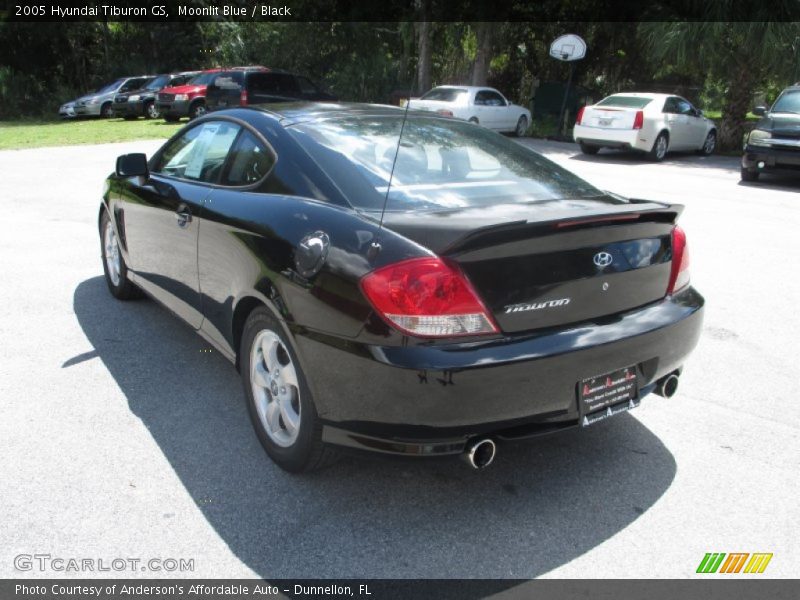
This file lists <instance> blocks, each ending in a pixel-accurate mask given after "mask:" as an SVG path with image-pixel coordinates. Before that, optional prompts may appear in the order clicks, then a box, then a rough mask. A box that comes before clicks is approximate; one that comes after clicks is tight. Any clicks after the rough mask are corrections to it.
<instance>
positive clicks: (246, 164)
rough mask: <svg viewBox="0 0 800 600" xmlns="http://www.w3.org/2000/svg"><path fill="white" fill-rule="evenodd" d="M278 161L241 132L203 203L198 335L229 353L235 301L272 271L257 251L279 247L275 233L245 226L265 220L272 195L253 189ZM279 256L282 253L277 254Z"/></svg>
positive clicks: (255, 138) (254, 136) (255, 136)
mask: <svg viewBox="0 0 800 600" xmlns="http://www.w3.org/2000/svg"><path fill="white" fill-rule="evenodd" d="M275 161H276V157H275V153H274V152H273V150H272V148H271V147H270V146H269V145H268V144H267V143H266V142H265V141H264V140H263V139H262V138H261V136H260V135H258V134H256V133H255V132H254V131H252V130H250V129H249V128H246V127H245V128H243V129H242V132H241V133H240V135H239V137H238V138H237V140H236V142H235V144H234V146H233V148H232V150H231V152H230V154H229V157H228V161H227V163H226V165H225V167H224V169H223V173H222V177H221V179H220V181H219V185H218V186H217V187H215V188H214V190H213V191H212V192H211V194H210V195H209V197H208V198H207V199H206V202H205V205H204V208H203V226H202V229H201V231H200V237H199V240H198V246H197V248H198V250H197V262H198V268H199V277H200V289H201V290H202V305H203V315H204V317H205V320H204V321H203V326H202V332H203V334H204V335H206V336H207V337H208V338H210V339H211V340H212V341H214V342H216V343H217V347H219V348H223V349H228V350H229V351H230V352H231V353H233V352H234V351H235V349H234V348H233V338H232V331H231V327H230V324H231V322H232V319H233V307H234V302H235V301H236V300H238V298H237V294H239V293H241V291H242V290H247V289H253V288H254V286H256V282H257V281H258V280H259V279H260V278H261V277H263V276H264V274H265V273H267V272H269V269H272V268H273V267H274V266H273V265H271V264H266V263H265V262H264V261H263V258H262V257H261V256H262V255H261V253H260V252H259V251H258V250H259V247H261V248H262V249H263V248H264V246H265V245H266V247H269V248H272V249H273V250H274V249H275V248H278V247H280V243H279V241H278V240H276V239H274V233H272V232H263V236H258V235H255V234H253V233H251V232H250V231H248V230H247V227H246V226H243V224H246V223H250V222H254V221H256V222H257V221H258V220H260V219H261V218H262V217H263V216H264V215H269V207H270V196H269V195H267V194H264V193H257V188H259V186H260V184H261V183H262V182H263V181H264V180H265V178H267V177H268V176H269V175H270V171H271V170H272V167H273V165H274V164H275ZM277 254H278V255H283V254H284V252H283V251H277Z"/></svg>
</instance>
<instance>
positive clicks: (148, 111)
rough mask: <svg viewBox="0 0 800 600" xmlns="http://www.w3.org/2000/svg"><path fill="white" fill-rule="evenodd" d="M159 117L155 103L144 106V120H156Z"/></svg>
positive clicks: (159, 113)
mask: <svg viewBox="0 0 800 600" xmlns="http://www.w3.org/2000/svg"><path fill="white" fill-rule="evenodd" d="M160 116H161V112H160V111H159V110H158V107H157V106H156V103H155V102H148V103H147V104H145V106H144V118H145V119H157V118H158V117H160Z"/></svg>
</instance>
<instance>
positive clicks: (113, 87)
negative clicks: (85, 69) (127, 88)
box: [95, 79, 125, 95]
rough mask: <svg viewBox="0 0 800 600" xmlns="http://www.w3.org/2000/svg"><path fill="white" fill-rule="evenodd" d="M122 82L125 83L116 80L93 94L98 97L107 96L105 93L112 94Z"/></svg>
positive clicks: (121, 80)
mask: <svg viewBox="0 0 800 600" xmlns="http://www.w3.org/2000/svg"><path fill="white" fill-rule="evenodd" d="M123 81H125V80H124V79H117V80H116V81H115V82H114V83H109V84H108V85H104V86H103V87H101V88H100V89H99V90H97V91H96V92H95V94H98V95H99V94H107V93H109V92H113V91H114V90H116V89H117V88H118V87H119V86H120V85H122V82H123Z"/></svg>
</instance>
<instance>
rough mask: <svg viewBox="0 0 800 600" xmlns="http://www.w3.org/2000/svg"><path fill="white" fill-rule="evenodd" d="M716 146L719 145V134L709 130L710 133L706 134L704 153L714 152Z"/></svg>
mask: <svg viewBox="0 0 800 600" xmlns="http://www.w3.org/2000/svg"><path fill="white" fill-rule="evenodd" d="M716 146H717V134H716V133H714V132H713V131H709V132H708V135H707V136H706V141H705V143H704V144H703V153H704V154H712V153H713V152H714V148H716Z"/></svg>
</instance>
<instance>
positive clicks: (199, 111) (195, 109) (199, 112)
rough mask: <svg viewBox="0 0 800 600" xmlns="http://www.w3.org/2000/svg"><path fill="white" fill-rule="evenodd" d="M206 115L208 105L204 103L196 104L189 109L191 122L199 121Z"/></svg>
mask: <svg viewBox="0 0 800 600" xmlns="http://www.w3.org/2000/svg"><path fill="white" fill-rule="evenodd" d="M204 114H206V105H205V103H203V102H195V103H194V104H192V106H190V107H189V120H192V119H197V118H200V117H202V116H203V115H204Z"/></svg>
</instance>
